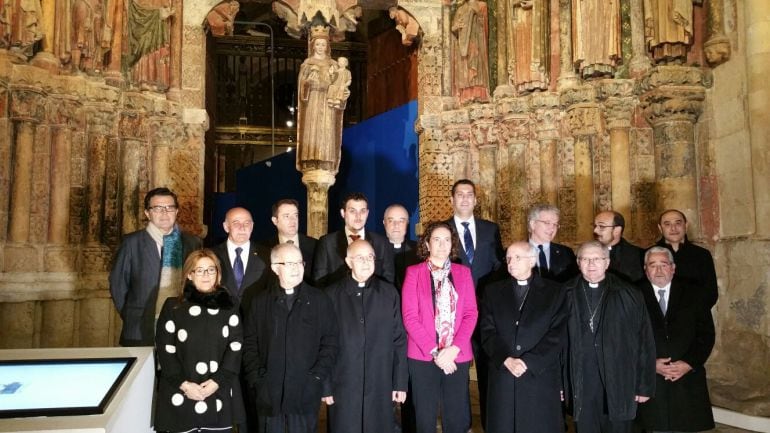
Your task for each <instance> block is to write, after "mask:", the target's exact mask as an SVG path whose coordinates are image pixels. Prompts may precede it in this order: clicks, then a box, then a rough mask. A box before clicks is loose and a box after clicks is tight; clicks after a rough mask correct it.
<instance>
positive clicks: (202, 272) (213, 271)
mask: <svg viewBox="0 0 770 433" xmlns="http://www.w3.org/2000/svg"><path fill="white" fill-rule="evenodd" d="M216 274H217V268H215V267H213V266H212V267H210V268H206V269H204V268H196V269H195V275H197V276H199V277H202V276H204V275H216Z"/></svg>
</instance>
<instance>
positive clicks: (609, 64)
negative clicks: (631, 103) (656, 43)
mask: <svg viewBox="0 0 770 433" xmlns="http://www.w3.org/2000/svg"><path fill="white" fill-rule="evenodd" d="M598 35H601V36H600V37H597V36H598ZM621 39H622V37H621V22H620V0H572V50H573V51H572V63H573V65H574V66H575V67H576V68H577V70H578V71H579V73H580V76H581V77H583V78H595V77H601V76H609V77H612V76H614V74H615V69H616V67H617V66H618V65H619V64H620V63H621V60H622V53H621Z"/></svg>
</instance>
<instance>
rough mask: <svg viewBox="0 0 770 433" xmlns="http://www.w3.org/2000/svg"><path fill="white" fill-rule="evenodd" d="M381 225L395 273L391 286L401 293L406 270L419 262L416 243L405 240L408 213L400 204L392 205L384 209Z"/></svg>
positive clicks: (407, 229)
mask: <svg viewBox="0 0 770 433" xmlns="http://www.w3.org/2000/svg"><path fill="white" fill-rule="evenodd" d="M382 225H383V226H384V227H385V236H386V237H387V238H388V242H390V246H391V248H392V249H393V268H394V271H395V281H394V282H393V285H394V286H396V289H398V292H399V293H401V286H402V285H403V284H404V275H406V268H407V267H409V266H411V265H414V264H416V263H417V262H419V261H420V259H419V258H417V243H416V242H415V241H413V240H411V239H408V238H407V234H408V232H409V212H407V211H406V208H405V207H403V206H401V205H400V204H392V205H390V206H388V207H387V209H385V214H384V215H383V217H382Z"/></svg>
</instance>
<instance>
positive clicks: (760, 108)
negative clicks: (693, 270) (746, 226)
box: [744, 0, 770, 236]
mask: <svg viewBox="0 0 770 433" xmlns="http://www.w3.org/2000/svg"><path fill="white" fill-rule="evenodd" d="M744 8H745V9H744V10H745V12H744V15H745V17H746V33H745V34H746V72H747V74H746V75H747V77H748V84H747V86H748V88H747V89H746V93H747V95H748V104H747V111H748V116H749V124H750V125H751V128H750V134H751V170H752V177H753V181H754V200H755V211H756V212H755V215H756V217H755V218H756V224H757V235H760V236H770V218H767V216H768V215H770V188H767V180H768V179H770V155H768V152H767V146H768V143H770V108H769V107H770V104H768V98H767V95H768V93H769V92H770V80H768V77H767V71H770V44H768V40H767V37H766V35H767V29H768V28H770V4H768V2H766V1H762V0H747V1H746V2H745V6H744Z"/></svg>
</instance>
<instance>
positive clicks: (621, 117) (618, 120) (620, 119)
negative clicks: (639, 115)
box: [604, 96, 636, 129]
mask: <svg viewBox="0 0 770 433" xmlns="http://www.w3.org/2000/svg"><path fill="white" fill-rule="evenodd" d="M635 106H636V100H635V99H634V98H630V97H626V98H622V97H615V96H612V97H609V98H607V99H606V100H605V101H604V117H605V118H606V119H607V128H609V129H615V128H630V127H631V116H633V114H634V107H635Z"/></svg>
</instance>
